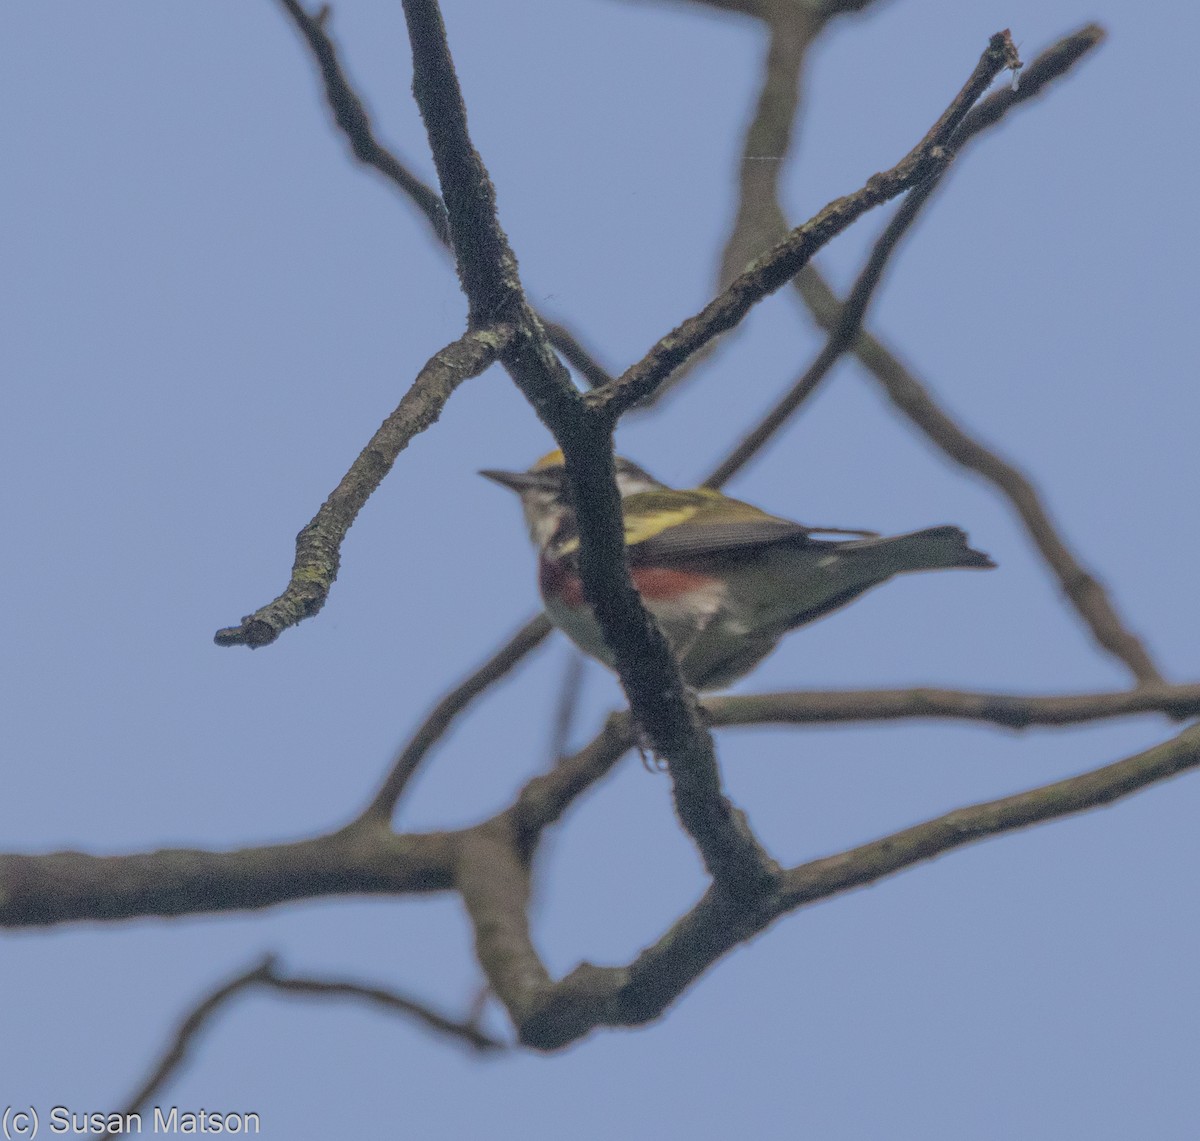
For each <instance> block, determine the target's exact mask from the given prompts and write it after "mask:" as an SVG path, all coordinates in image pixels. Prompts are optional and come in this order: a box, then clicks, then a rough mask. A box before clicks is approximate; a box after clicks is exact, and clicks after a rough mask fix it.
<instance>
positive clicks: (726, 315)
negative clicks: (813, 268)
mask: <svg viewBox="0 0 1200 1141" xmlns="http://www.w3.org/2000/svg"><path fill="white" fill-rule="evenodd" d="M1018 63H1019V59H1018V57H1017V54H1016V49H1015V48H1014V47H1013V44H1012V39H1011V37H1010V36H1009V35H1008V33H1007V32H1000V33H997V34H996V35H995V36H993V37H992V39H991V41H990V42H989V44H988V47H987V49H986V50H985V51H984V53H983V55H982V56H981V57H980V60H979V63H978V64H977V65H976V67H975V70H974V71H973V72H972V74H971V77H970V79H968V80H967V82H966V84H965V85H964V86H963V89H962V90H961V91H960V92H959V93H958V95H956V96H955V98H954V100H953V101H952V102H951V104H950V106H949V107H947V108H946V110H945V112H944V113H943V114H942V116H941V118H939V119H938V121H937V122H936V123H935V124H934V125H933V127H931V128H930V130H929V132H928V133H927V134H926V135H925V137H924V138H923V139H922V140H921V141H920V142H919V143H918V144H917V145H916V147H914V148H913V149H912V150H911V151H910V152H909V153H908V154H907V155H906V156H905V157H904V158H903V159H901V160H900V162H899V163H897V164H896V165H895V166H894V167H892V168H891V170H887V171H884V172H882V173H880V174H875V175H872V176H871V178H869V179H868V180H867V183H866V185H865V186H863V187H862V189H861V190H858V191H856V192H855V193H854V194H850V195H847V196H846V197H844V198H838V199H837V200H835V201H833V202H831V203H829V205H828V206H826V207H825V208H824V209H823V210H821V211H820V212H819V213H818V214H816V215H815V216H814V217H813V218H811V219H809V221H807V222H805V223H804V224H803V225H802V226H798V227H797V228H796V229H794V230H793V231H792V232H791V233H790V234H789V235H788V236H787V237H786V238H785V239H784V240H783V241H782V242H780V243H779V244H778V245H776V246H775V247H774V248H773V249H772V250H771V251H770V252H768V253H766V254H764V255H763V256H762V257H760V258H759V259H758V260H757V261H755V262H754V263H753V264H751V265H750V267H749V268H748V269H746V270H745V271H743V272H742V273H741V274H739V275H738V277H736V278H735V279H734V280H733V281H732V282H731V283H730V285H729V286H728V288H727V289H726V290H725V291H724V292H723V293H721V294H720V295H718V296H717V297H716V298H715V299H714V300H713V301H711V302H709V304H708V305H706V306H705V307H704V309H702V310H701V311H700V312H699V313H698V314H696V315H695V316H694V317H689V318H688V319H687V320H686V321H684V322H683V324H681V325H679V326H678V327H677V328H676V329H674V330H673V331H672V332H670V333H668V334H667V335H666V336H665V337H663V338H662V339H661V340H660V341H659V342H658V343H657V344H656V345H655V346H654V347H653V348H652V349H651V350H650V352H649V353H647V354H646V356H645V357H643V358H642V359H641V360H640V361H639V362H638V363H637V364H635V365H633V366H632V367H631V368H629V369H626V371H625V372H624V373H622V374H621V376H619V377H618V378H617V379H616V380H615V381H614V382H613V383H612V384H611V385H607V386H605V387H604V388H602V389H597V390H596V391H594V392H592V393H591V394H590V395H589V396H588V398H587V399H588V403H589V404H590V405H591V406H592V407H595V408H600V409H603V410H604V411H606V412H607V413H608V414H609V415H610V416H611V417H612V418H613V419H614V420H615V419H616V417H618V416H619V415H620V414H621V413H622V412H624V411H625V410H626V409H628V408H630V407H631V406H632V405H634V404H636V403H637V402H638V401H639V400H641V399H643V398H644V397H646V396H649V395H650V394H651V393H652V392H653V391H654V390H655V389H656V388H657V387H658V385H659V384H661V383H662V382H663V381H665V380H666V379H667V378H668V377H669V376H670V375H671V373H672V372H673V371H674V370H675V369H676V367H678V365H679V364H681V363H682V362H683V361H684V360H686V359H687V358H688V357H690V356H691V355H692V354H693V353H694V352H696V351H697V350H699V349H701V348H703V346H704V345H706V344H708V342H709V341H711V340H712V339H713V338H714V337H716V336H719V335H720V334H721V333H724V332H727V331H728V330H729V329H732V328H733V327H734V326H735V325H736V324H737V323H738V322H739V321H741V319H742V318H743V317H745V315H746V314H747V313H748V312H749V311H750V309H751V308H752V307H753V306H754V305H755V304H756V303H757V302H759V301H761V300H762V299H763V298H764V297H767V296H768V295H770V294H771V293H774V292H775V291H776V290H777V289H779V288H780V287H781V286H783V285H785V284H786V283H787V282H788V281H789V280H791V278H792V277H794V276H795V275H796V274H797V273H799V272H800V270H801V269H803V268H804V266H805V265H807V264H808V262H809V260H810V259H811V258H812V256H813V255H814V254H815V253H816V252H817V251H818V250H819V249H820V248H821V247H822V246H824V245H825V244H826V243H827V242H829V241H830V240H831V239H833V238H834V237H836V236H837V235H838V234H840V233H841V232H842V231H843V230H845V229H846V228H847V227H848V226H850V225H851V224H852V223H853V222H855V221H857V220H858V219H859V218H860V217H861V216H862V215H863V214H865V213H866V212H867V211H868V210H870V209H873V208H874V207H875V206H878V205H880V204H881V203H883V202H887V201H888V200H889V199H892V198H895V197H896V196H897V195H898V194H902V193H903V192H904V191H905V190H908V189H910V188H912V187H913V186H916V185H917V184H918V183H920V182H923V181H924V180H925V179H927V178H930V177H931V176H932V175H934V174H935V173H937V172H938V171H939V170H940V169H941V168H942V167H943V166H945V165H946V164H947V163H948V162H949V161H950V158H951V154H950V152H949V150H948V149H947V144H948V143H949V141H950V138H951V136H952V134H953V133H954V131H955V129H956V128H957V127H958V125H959V124H960V123H961V122H962V120H963V119H964V118H965V116H966V114H967V112H968V111H970V109H971V107H972V106H973V105H974V103H975V101H976V100H977V99H978V98H979V97H980V96H981V95H982V94H983V93H984V91H986V90H987V88H988V86H989V85H990V84H991V82H992V80H993V79H994V78H995V77H996V76H997V75H998V74H999V73H1000V72H1001V71H1003V70H1004V69H1005V68H1011V67H1015V66H1017V64H1018Z"/></svg>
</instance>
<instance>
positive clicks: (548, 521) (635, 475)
mask: <svg viewBox="0 0 1200 1141" xmlns="http://www.w3.org/2000/svg"><path fill="white" fill-rule="evenodd" d="M614 466H615V468H616V475H617V490H618V491H619V492H620V493H621V498H622V499H624V498H626V497H627V496H630V495H634V494H636V493H637V492H639V491H658V490H661V489H662V488H664V487H665V485H664V484H662V483H659V481H658V480H656V479H655V478H654V477H653V476H652V475H650V474H649V473H648V472H645V471H643V470H642V469H641V468H640V467H638V465H637V464H635V463H634V462H633V461H632V460H627V459H625V457H624V456H615V457H614ZM479 474H480V475H482V476H486V477H487V478H488V479H490V480H492V481H493V482H495V483H498V484H500V485H501V486H502V487H507V488H508V489H509V490H510V491H515V492H516V493H517V494H518V495H519V496H520V497H521V507H522V509H523V510H524V512H525V522H526V524H527V525H528V526H529V537H530V538H531V539H532V540H533V543H534V545H535V546H536V547H537V548H538V550H542V551H544V550H546V548H547V547H549V546H550V545H551V544H552V543H555V542H556V541H561V540H562V539H563V538H564V537H565V536H566V535H567V534H570V535H572V536H573V535H574V511H573V510H572V507H571V493H570V489H569V487H568V486H567V469H566V467H565V466H564V461H563V454H562V452H560V451H553V452H550V453H548V454H547V455H544V456H542V458H541V459H540V460H538V461H537V463H535V464H534V465H533V467H531V468H530V469H529V470H528V471H495V470H488V471H481V472H480V473H479Z"/></svg>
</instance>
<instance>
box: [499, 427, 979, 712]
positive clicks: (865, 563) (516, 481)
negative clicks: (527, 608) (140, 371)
mask: <svg viewBox="0 0 1200 1141" xmlns="http://www.w3.org/2000/svg"><path fill="white" fill-rule="evenodd" d="M614 461H615V471H616V482H617V489H618V491H619V492H620V494H621V509H622V515H623V518H624V529H625V546H626V552H627V554H628V559H629V570H630V577H631V578H632V580H633V585H634V587H635V588H636V589H637V591H638V593H639V594H640V595H641V598H642V602H643V604H644V605H645V606H646V609H647V610H648V611H649V612H650V613H651V614H652V615H653V616H654V619H655V620H656V621H657V623H658V625H659V628H660V629H661V630H662V632H663V634H664V635H665V636H666V638H667V641H668V643H669V644H670V646H671V649H672V651H673V653H674V655H675V657H676V659H677V661H678V662H679V667H680V673H681V675H682V677H683V680H684V682H685V683H686V684H687V685H688V686H690V687H691V689H693V690H694V691H696V692H699V693H703V692H707V691H711V690H720V689H726V688H728V687H729V686H730V685H732V684H733V683H734V682H736V681H737V680H739V679H740V678H742V677H744V676H745V675H746V674H748V673H749V672H750V671H751V670H752V669H754V667H755V666H757V665H758V664H759V662H761V661H762V660H763V658H765V657H766V656H767V655H768V654H769V653H770V652H771V651H772V650H773V649H774V648H775V646H776V645H777V644H778V643H779V641H780V639H781V638H782V637H783V636H784V635H785V634H787V633H788V632H789V631H791V630H795V629H796V628H797V627H799V626H804V625H807V624H808V623H809V622H813V621H815V620H816V619H818V618H821V617H822V616H824V615H826V614H828V613H830V612H831V611H834V610H837V609H839V608H840V607H842V606H845V605H846V604H847V603H848V602H850V601H852V600H853V599H855V598H857V597H858V596H859V595H860V594H863V593H864V592H865V591H867V590H870V589H871V587H873V586H877V585H879V584H880V583H882V582H886V581H887V580H888V579H890V578H892V577H893V576H894V575H897V574H906V573H908V572H910V571H926V570H941V569H947V568H960V567H961V568H966V569H985V568H990V567H994V566H995V565H996V564H995V563H994V562H993V561H992V560H991V558H990V557H989V556H987V555H985V554H984V553H983V552H982V551H977V550H974V549H973V548H972V547H970V546H969V545H968V542H967V536H966V535H965V534H964V533H963V532H962V531H961V530H960V529H959V528H958V527H953V526H940V527H927V528H925V529H924V530H921V531H913V532H910V533H909V534H904V535H891V536H881V535H880V534H879V533H878V532H875V531H864V530H856V529H848V528H842V527H816V526H805V525H804V524H802V523H795V522H793V521H792V520H790V519H784V518H782V517H781V516H778V515H770V514H768V513H767V512H765V511H762V510H760V509H759V508H757V507H754V506H752V505H751V504H749V503H744V502H742V501H741V500H739V499H732V498H730V497H729V496H728V495H725V494H723V493H722V492H720V491H716V490H714V489H712V488H707V487H697V488H692V489H690V490H683V489H679V488H673V487H669V486H668V485H666V484H664V483H661V482H660V481H659V480H657V479H655V478H654V477H653V476H652V475H650V474H649V473H648V472H647V471H645V470H644V469H643V468H641V467H639V466H638V465H637V464H636V463H634V462H633V461H632V460H628V459H626V458H624V457H623V456H616V457H614ZM479 474H480V475H482V476H485V477H486V478H487V479H490V480H492V481H493V482H495V483H498V484H500V485H501V486H503V487H506V488H509V489H510V490H512V491H515V492H516V493H517V494H518V495H519V496H520V498H521V507H522V509H523V510H524V514H525V522H526V524H527V526H528V529H529V537H530V539H531V540H532V542H533V545H534V546H535V547H536V548H537V550H538V564H539V566H538V583H539V587H540V590H541V594H542V599H543V601H544V603H545V607H546V615H547V617H548V618H549V619H550V621H551V622H552V623H553V624H554V625H555V626H557V627H558V628H559V629H561V630H562V631H563V632H564V633H565V634H567V636H568V637H570V639H571V640H572V641H573V642H574V643H575V644H576V645H577V646H578V647H579V648H580V649H581V650H582V651H583V652H584V653H585V654H588V655H589V656H591V657H593V658H596V659H598V660H599V661H601V662H603V663H604V664H605V665H607V666H609V667H610V668H612V667H613V664H614V663H613V654H612V651H611V650H610V649H609V647H608V645H607V644H606V642H605V641H604V637H603V635H602V633H601V631H600V626H599V623H598V622H597V621H596V618H595V615H594V614H593V612H592V609H591V606H590V605H589V604H588V602H587V599H586V598H585V597H584V591H583V583H582V581H581V579H580V577H579V533H578V529H577V527H576V523H575V512H574V508H573V506H572V500H571V491H570V487H569V484H568V482H567V474H566V467H565V463H564V460H563V454H562V452H561V451H553V452H550V453H549V454H548V455H545V456H543V457H542V458H541V459H539V460H538V461H537V462H536V463H535V464H534V465H533V466H532V467H531V468H529V469H528V470H527V471H501V470H495V469H488V470H485V471H481V472H480V473H479ZM823 535H840V536H843V537H842V538H839V539H826V538H821V537H819V536H823Z"/></svg>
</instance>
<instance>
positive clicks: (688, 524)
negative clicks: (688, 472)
mask: <svg viewBox="0 0 1200 1141" xmlns="http://www.w3.org/2000/svg"><path fill="white" fill-rule="evenodd" d="M623 506H624V510H625V542H626V543H627V544H628V546H629V557H630V560H631V561H632V562H634V563H653V562H662V561H668V562H669V561H671V560H673V559H675V558H689V557H692V558H694V557H697V556H701V555H711V554H719V553H721V552H723V551H733V550H746V549H748V548H753V547H762V546H769V545H772V544H775V543H781V542H787V543H796V544H801V545H806V546H807V545H812V546H824V545H825V543H824V542H823V541H822V540H820V539H814V538H811V537H810V536H812V535H813V534H814V533H815V532H830V531H832V532H834V533H837V534H849V535H859V536H862V535H871V534H873V532H869V531H842V530H841V529H839V528H826V527H819V528H818V527H806V526H804V525H803V524H801V523H794V522H792V520H790V519H783V518H781V517H780V516H778V515H768V514H767V512H765V511H760V510H759V509H758V508H757V507H752V506H751V505H750V504H749V503H743V502H742V501H741V500H738V499H730V498H728V497H727V496H724V495H721V494H720V493H719V492H715V491H709V490H707V489H704V488H698V489H696V490H695V491H689V492H686V493H680V492H678V491H671V492H668V493H660V492H656V491H647V492H640V493H638V494H636V495H630V496H627V497H626V499H625V500H624V504H623Z"/></svg>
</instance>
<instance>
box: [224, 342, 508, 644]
mask: <svg viewBox="0 0 1200 1141" xmlns="http://www.w3.org/2000/svg"><path fill="white" fill-rule="evenodd" d="M515 335H516V330H515V329H514V328H513V326H511V325H490V326H487V327H485V328H479V329H473V330H471V331H470V332H467V333H464V334H463V335H462V336H461V337H460V338H459V339H458V340H457V341H455V342H454V343H453V344H451V345H447V346H446V347H445V348H444V349H442V350H441V351H440V352H437V353H435V354H434V355H433V356H432V357H431V358H430V359H429V362H428V363H427V364H426V365H425V367H424V368H423V369H421V371H420V373H418V374H417V379H416V380H414V381H413V383H412V386H411V387H410V388H409V390H408V391H407V392H406V393H405V394H404V397H403V398H402V399H401V401H400V403H399V405H398V406H397V408H396V410H395V411H394V412H393V413H392V414H391V415H390V416H389V417H388V418H387V419H386V420H384V422H383V423H382V424H381V425H380V427H379V429H378V431H376V433H375V435H373V436H372V437H371V440H370V442H369V443H368V444H367V446H366V447H365V448H363V450H362V452H361V453H360V454H359V457H358V459H356V460H355V461H354V463H353V464H351V465H350V470H349V471H348V472H346V474H345V475H344V476H343V477H342V480H341V482H340V483H339V484H338V485H337V487H335V488H334V489H333V491H332V492H331V493H330V495H329V498H328V499H326V500H325V502H324V503H323V504H321V509H320V510H319V511H318V512H317V514H316V515H315V516H314V518H313V520H312V522H311V523H309V524H308V525H307V526H306V527H305V528H304V529H303V530H302V531H301V532H300V534H299V535H297V536H296V559H295V562H294V563H293V564H292V577H291V581H290V582H289V583H288V585H287V588H286V589H285V590H284V592H283V593H282V594H281V595H280V596H279V597H278V598H276V599H275V600H274V601H273V602H269V603H267V605H266V606H263V607H261V608H260V609H258V610H256V611H255V612H254V613H253V614H248V615H247V616H246V617H245V618H243V619H242V621H241V623H240V624H239V625H237V626H230V627H227V628H226V629H223V630H218V631H217V633H216V635H215V637H214V641H215V642H216V643H217V645H218V646H250V647H251V648H252V649H256V648H257V647H259V646H266V645H269V644H270V643H271V642H273V641H275V639H276V638H278V637H279V635H280V634H281V633H282V632H283V631H284V630H286V629H288V627H289V626H295V625H297V623H299V622H302V621H303V620H304V619H305V618H311V617H312V616H313V615H314V614H316V613H317V611H318V610H320V609H321V607H322V606H324V605H325V599H326V598H327V597H328V596H329V591H330V588H331V587H332V586H333V582H334V580H335V579H336V578H337V573H338V567H339V565H340V562H341V546H342V540H343V539H344V538H345V537H346V532H347V531H349V530H350V527H351V524H353V522H354V520H355V519H356V518H357V517H358V513H359V511H361V510H362V508H363V505H364V504H365V503H366V502H367V500H368V499H369V498H370V496H371V494H372V492H374V490H375V489H376V488H377V487H378V486H379V485H380V483H381V482H382V481H383V477H384V476H386V475H387V473H388V472H389V471H391V470H392V465H393V464H394V463H395V462H396V457H397V456H398V455H399V454H400V453H401V452H402V451H403V450H404V448H406V447H407V446H408V442H409V441H410V440H411V439H412V438H413V437H414V436H416V435H417V434H418V433H420V432H423V431H425V429H426V428H428V427H429V426H430V425H432V424H434V423H436V421H437V419H438V417H439V416H440V415H441V414H442V409H443V408H444V407H445V406H446V401H447V400H449V399H450V397H451V396H452V395H453V393H454V390H455V389H456V388H457V387H458V386H459V385H460V384H462V382H463V381H464V380H469V379H470V378H471V377H475V376H478V375H479V374H480V373H481V372H483V371H484V369H486V368H487V367H488V366H489V365H490V364H492V362H493V361H495V360H496V359H497V358H498V357H499V356H500V354H501V353H502V352H503V351H504V349H505V348H506V346H508V345H509V344H511V343H512V341H513V338H514V337H515Z"/></svg>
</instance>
